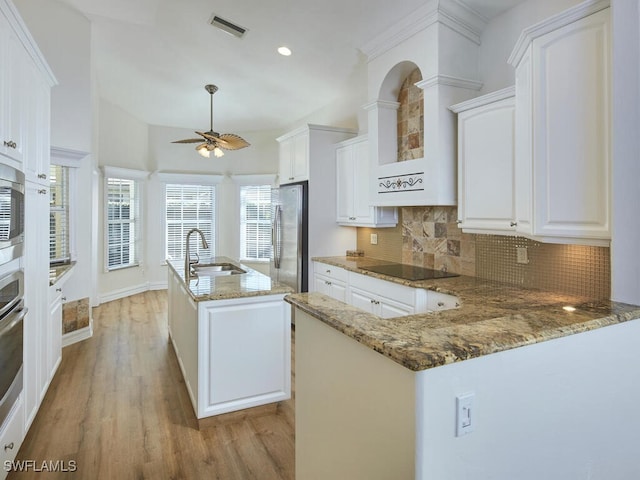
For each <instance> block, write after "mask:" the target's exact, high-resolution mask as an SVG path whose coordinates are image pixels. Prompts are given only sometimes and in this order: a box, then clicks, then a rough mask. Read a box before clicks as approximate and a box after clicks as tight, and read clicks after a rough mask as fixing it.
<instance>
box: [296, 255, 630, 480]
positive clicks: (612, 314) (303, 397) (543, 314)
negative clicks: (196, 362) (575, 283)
mask: <svg viewBox="0 0 640 480" xmlns="http://www.w3.org/2000/svg"><path fill="white" fill-rule="evenodd" d="M315 260H316V261H320V262H322V263H324V264H327V265H333V266H335V267H339V268H342V269H344V270H346V271H347V272H354V273H357V274H358V275H370V276H372V277H374V278H378V279H384V280H387V281H389V282H391V283H400V284H402V285H405V286H411V287H414V288H422V289H426V290H428V291H438V292H441V293H446V294H449V295H455V296H456V297H457V298H458V300H459V307H458V308H455V309H450V310H444V311H437V312H431V313H421V314H414V315H406V316H401V317H396V318H381V317H379V316H376V315H373V314H371V313H368V312H365V311H363V310H361V309H358V308H355V307H353V306H350V305H346V304H345V303H343V302H340V301H338V300H335V299H332V298H330V297H328V296H325V295H322V294H318V293H308V294H294V295H290V296H288V297H287V298H286V300H287V301H288V302H290V303H291V304H292V305H294V306H295V307H296V346H297V348H296V352H297V355H296V378H297V383H296V476H297V477H299V478H350V479H359V478H362V479H364V478H366V479H376V478H379V479H385V478H407V479H410V478H418V479H436V478H437V479H441V478H443V479H444V478H446V479H448V480H457V479H467V478H474V480H478V479H483V478H487V479H488V478H492V479H512V478H518V479H519V480H523V479H539V478H558V479H560V478H563V479H565V478H571V479H574V478H575V479H582V478H593V479H599V478H600V479H603V480H604V479H607V480H609V479H621V480H622V479H624V478H636V477H639V475H640V464H639V463H638V462H637V455H638V451H637V448H636V447H634V446H633V445H637V444H638V441H640V434H639V433H638V432H637V431H636V430H635V429H627V428H625V424H626V423H625V422H626V420H625V418H626V413H625V412H626V411H628V410H632V409H633V408H634V405H635V404H637V402H638V401H640V387H639V386H638V385H637V384H638V382H637V381H636V380H637V379H638V378H640V349H638V348H637V346H636V343H637V338H639V335H640V321H638V320H637V319H638V318H640V307H638V306H633V305H626V304H621V303H616V302H611V301H608V300H594V299H587V298H580V297H575V296H570V295H562V294H558V293H555V292H543V291H535V290H525V289H521V288H518V287H515V286H513V285H505V284H500V283H496V282H490V281H485V280H481V279H477V278H473V277H465V276H460V277H454V278H446V279H438V280H427V281H414V282H412V281H407V280H402V279H398V278H395V277H386V276H384V275H379V274H375V273H372V272H368V271H366V270H363V269H362V268H361V267H366V266H368V265H370V264H372V262H374V263H375V262H380V261H378V260H376V259H369V258H357V257H356V258H350V257H329V258H320V259H315ZM382 263H383V262H382ZM565 307H566V308H565ZM602 327H606V328H602ZM466 401H470V402H471V407H470V408H469V409H468V410H463V409H462V408H458V406H459V405H462V404H464V402H466ZM465 411H466V412H469V415H470V417H469V418H470V424H471V428H468V427H467V426H463V428H460V429H458V428H457V423H458V421H460V420H464V418H461V414H462V415H464V412H465ZM614 438H615V442H612V441H611V439H614Z"/></svg>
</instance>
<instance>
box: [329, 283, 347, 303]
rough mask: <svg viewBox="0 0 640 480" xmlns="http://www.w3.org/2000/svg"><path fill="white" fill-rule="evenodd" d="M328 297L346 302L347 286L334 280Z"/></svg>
mask: <svg viewBox="0 0 640 480" xmlns="http://www.w3.org/2000/svg"><path fill="white" fill-rule="evenodd" d="M329 296H331V297H332V298H335V299H336V300H340V301H341V302H345V303H346V302H347V285H346V284H345V283H342V282H338V281H336V280H332V281H331V285H330V291H329Z"/></svg>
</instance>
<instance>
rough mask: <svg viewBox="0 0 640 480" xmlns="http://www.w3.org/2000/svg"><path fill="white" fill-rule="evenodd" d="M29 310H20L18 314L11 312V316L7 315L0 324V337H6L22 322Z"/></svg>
mask: <svg viewBox="0 0 640 480" xmlns="http://www.w3.org/2000/svg"><path fill="white" fill-rule="evenodd" d="M28 310H29V309H28V308H23V309H21V310H18V311H17V312H11V313H10V314H9V315H7V316H6V317H5V318H4V320H2V322H1V323H0V336H2V335H4V334H5V332H7V331H9V330H11V329H12V328H13V327H15V326H16V325H17V324H18V323H19V322H21V321H22V320H23V319H24V317H25V315H26V314H27V311H28Z"/></svg>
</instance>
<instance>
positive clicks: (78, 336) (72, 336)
mask: <svg viewBox="0 0 640 480" xmlns="http://www.w3.org/2000/svg"><path fill="white" fill-rule="evenodd" d="M92 336H93V318H92V319H90V320H89V326H87V327H84V328H81V329H79V330H74V331H73V332H69V333H65V334H64V335H63V336H62V346H63V347H67V346H69V345H73V344H74V343H78V342H80V341H82V340H86V339H87V338H91V337H92Z"/></svg>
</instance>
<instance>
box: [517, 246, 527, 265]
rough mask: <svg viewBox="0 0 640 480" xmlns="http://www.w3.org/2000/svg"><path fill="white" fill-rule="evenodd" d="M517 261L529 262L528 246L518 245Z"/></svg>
mask: <svg viewBox="0 0 640 480" xmlns="http://www.w3.org/2000/svg"><path fill="white" fill-rule="evenodd" d="M516 263H525V264H526V263H529V255H528V253H527V247H516Z"/></svg>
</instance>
